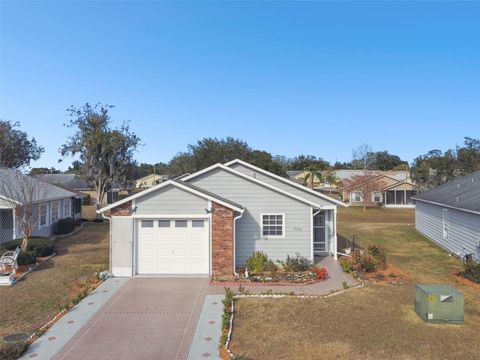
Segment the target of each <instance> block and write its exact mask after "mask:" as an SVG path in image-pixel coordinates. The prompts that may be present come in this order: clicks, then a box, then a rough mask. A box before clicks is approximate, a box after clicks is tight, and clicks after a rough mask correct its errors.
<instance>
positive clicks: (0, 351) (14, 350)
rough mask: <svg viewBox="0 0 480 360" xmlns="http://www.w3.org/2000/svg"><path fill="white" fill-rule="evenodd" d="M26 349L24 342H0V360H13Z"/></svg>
mask: <svg viewBox="0 0 480 360" xmlns="http://www.w3.org/2000/svg"><path fill="white" fill-rule="evenodd" d="M26 348H27V343H26V342H25V341H16V342H11V343H10V342H4V341H1V340H0V359H2V360H15V359H18V358H19V357H20V355H22V353H23V352H24V351H25V349H26Z"/></svg>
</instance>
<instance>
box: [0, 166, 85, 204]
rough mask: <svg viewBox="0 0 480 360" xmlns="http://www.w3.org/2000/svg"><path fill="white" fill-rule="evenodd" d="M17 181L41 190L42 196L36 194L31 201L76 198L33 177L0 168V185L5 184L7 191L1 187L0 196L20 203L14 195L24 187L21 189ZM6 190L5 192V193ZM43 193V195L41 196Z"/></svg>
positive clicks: (74, 195) (75, 195)
mask: <svg viewBox="0 0 480 360" xmlns="http://www.w3.org/2000/svg"><path fill="white" fill-rule="evenodd" d="M19 179H22V181H25V182H26V183H27V184H29V187H30V185H31V188H32V189H35V187H37V186H38V188H39V189H41V190H42V194H38V195H37V198H35V197H33V198H32V200H33V201H44V200H54V199H62V198H68V197H77V194H76V193H74V192H71V191H68V190H65V189H63V188H61V187H58V186H55V185H52V184H49V183H48V182H45V181H41V180H39V179H36V178H34V177H31V176H28V175H24V174H22V173H20V172H19V171H16V170H11V169H6V168H0V183H3V182H7V183H8V185H7V189H2V187H3V186H0V196H3V197H6V198H12V197H13V199H12V200H16V201H21V200H22V199H20V198H15V197H16V196H15V194H16V193H17V194H18V193H21V192H22V190H23V189H25V187H23V189H22V187H21V185H19V182H20V181H19ZM5 190H6V191H5ZM43 192H44V194H43Z"/></svg>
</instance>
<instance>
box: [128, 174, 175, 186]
mask: <svg viewBox="0 0 480 360" xmlns="http://www.w3.org/2000/svg"><path fill="white" fill-rule="evenodd" d="M166 180H168V175H160V174H148V175H147V176H144V177H142V178H140V179H137V180H135V189H149V188H151V187H153V186H155V185H158V184H161V183H162V182H164V181H166Z"/></svg>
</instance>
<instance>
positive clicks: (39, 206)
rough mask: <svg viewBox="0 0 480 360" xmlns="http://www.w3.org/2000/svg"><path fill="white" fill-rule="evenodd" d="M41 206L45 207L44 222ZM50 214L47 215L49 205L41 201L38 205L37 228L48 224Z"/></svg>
mask: <svg viewBox="0 0 480 360" xmlns="http://www.w3.org/2000/svg"><path fill="white" fill-rule="evenodd" d="M42 207H45V208H46V209H47V210H46V213H45V224H42ZM49 220H50V216H49V206H48V203H42V204H39V205H38V228H39V229H42V228H44V227H47V226H49V225H50V222H49Z"/></svg>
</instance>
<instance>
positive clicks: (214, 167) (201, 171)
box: [182, 164, 325, 209]
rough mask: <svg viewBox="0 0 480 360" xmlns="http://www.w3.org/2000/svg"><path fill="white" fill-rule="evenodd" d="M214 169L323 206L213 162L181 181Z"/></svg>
mask: <svg viewBox="0 0 480 360" xmlns="http://www.w3.org/2000/svg"><path fill="white" fill-rule="evenodd" d="M216 169H221V170H223V171H227V172H229V173H231V174H234V175H236V176H239V177H241V178H243V179H246V180H248V181H250V182H253V183H256V184H258V185H260V186H263V187H265V188H269V189H271V190H273V191H275V192H277V193H280V194H283V195H286V196H288V197H290V198H293V199H295V200H298V201H300V202H303V203H305V204H308V205H310V206H313V207H315V208H319V209H320V208H325V206H324V205H321V204H318V203H316V202H313V201H310V200H308V199H305V198H303V197H301V196H298V195H295V194H293V193H291V192H288V191H285V190H283V189H280V188H278V187H276V186H274V185H271V184H268V183H266V182H264V181H261V180H258V179H256V178H254V177H252V176H248V175H246V174H243V173H241V172H239V171H236V170H234V169H231V168H229V167H227V166H225V165H223V164H214V165H212V166H209V167H208V168H205V169H203V170H200V171H197V172H196V173H193V174H191V175H189V176H186V177H184V178H183V179H182V180H183V181H189V180H191V179H194V178H196V177H198V176H200V175H203V174H206V173H209V172H211V171H213V170H216Z"/></svg>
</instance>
